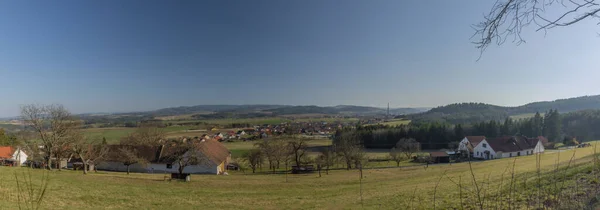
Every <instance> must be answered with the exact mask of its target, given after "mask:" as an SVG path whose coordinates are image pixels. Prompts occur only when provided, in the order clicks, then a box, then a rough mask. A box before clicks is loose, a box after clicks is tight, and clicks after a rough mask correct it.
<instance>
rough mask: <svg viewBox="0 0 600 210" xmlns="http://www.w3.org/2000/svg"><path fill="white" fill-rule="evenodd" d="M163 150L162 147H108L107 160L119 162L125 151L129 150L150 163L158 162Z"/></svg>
mask: <svg viewBox="0 0 600 210" xmlns="http://www.w3.org/2000/svg"><path fill="white" fill-rule="evenodd" d="M161 149H162V146H133V145H108V154H107V155H106V160H107V161H115V162H119V161H120V160H121V155H122V152H123V150H129V151H132V152H134V153H135V154H136V155H137V156H138V157H141V158H142V159H145V160H146V161H148V162H156V161H157V160H158V159H159V158H160V152H161Z"/></svg>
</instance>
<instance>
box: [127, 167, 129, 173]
mask: <svg viewBox="0 0 600 210" xmlns="http://www.w3.org/2000/svg"><path fill="white" fill-rule="evenodd" d="M127 175H129V165H127Z"/></svg>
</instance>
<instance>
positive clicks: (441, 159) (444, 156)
mask: <svg viewBox="0 0 600 210" xmlns="http://www.w3.org/2000/svg"><path fill="white" fill-rule="evenodd" d="M429 156H430V157H431V161H432V162H434V163H449V162H450V155H448V153H446V152H430V153H429Z"/></svg>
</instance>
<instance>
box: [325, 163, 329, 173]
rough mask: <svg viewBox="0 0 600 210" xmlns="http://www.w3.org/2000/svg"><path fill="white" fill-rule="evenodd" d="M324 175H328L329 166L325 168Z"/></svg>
mask: <svg viewBox="0 0 600 210" xmlns="http://www.w3.org/2000/svg"><path fill="white" fill-rule="evenodd" d="M325 174H327V175H329V165H327V166H326V167H325Z"/></svg>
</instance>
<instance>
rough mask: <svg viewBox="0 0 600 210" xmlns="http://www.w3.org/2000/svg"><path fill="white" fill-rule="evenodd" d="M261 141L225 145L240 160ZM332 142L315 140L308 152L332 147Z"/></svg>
mask: <svg viewBox="0 0 600 210" xmlns="http://www.w3.org/2000/svg"><path fill="white" fill-rule="evenodd" d="M258 142H259V141H235V142H224V143H223V144H224V145H225V147H227V149H229V151H231V156H232V157H233V158H239V157H241V156H242V155H243V154H244V153H246V152H247V151H248V150H251V149H252V148H255V147H254V144H256V143H258ZM330 145H331V140H329V139H314V140H309V141H308V147H309V148H308V150H309V151H313V150H314V149H315V148H318V147H321V146H330Z"/></svg>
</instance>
